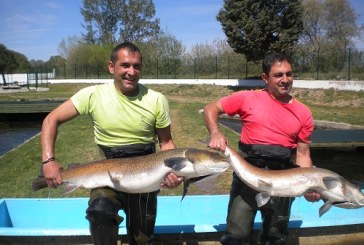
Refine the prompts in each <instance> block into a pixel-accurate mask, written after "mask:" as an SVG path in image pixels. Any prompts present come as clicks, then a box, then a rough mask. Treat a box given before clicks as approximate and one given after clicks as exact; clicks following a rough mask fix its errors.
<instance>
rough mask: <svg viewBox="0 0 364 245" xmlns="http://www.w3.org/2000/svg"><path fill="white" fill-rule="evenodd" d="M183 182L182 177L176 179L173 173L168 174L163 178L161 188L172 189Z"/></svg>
mask: <svg viewBox="0 0 364 245" xmlns="http://www.w3.org/2000/svg"><path fill="white" fill-rule="evenodd" d="M182 181H183V177H178V176H177V175H175V174H174V173H169V174H167V175H166V177H165V178H164V181H163V182H162V184H161V186H162V187H163V188H166V189H172V188H176V187H177V186H179V185H180V184H181V183H182Z"/></svg>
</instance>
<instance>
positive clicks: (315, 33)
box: [301, 0, 360, 50]
mask: <svg viewBox="0 0 364 245" xmlns="http://www.w3.org/2000/svg"><path fill="white" fill-rule="evenodd" d="M357 18H358V14H357V13H355V11H354V9H353V8H352V7H351V6H350V4H349V1H348V0H325V1H317V0H305V1H303V23H304V32H303V35H302V38H301V40H302V41H303V42H304V43H305V44H307V46H309V47H311V49H312V48H313V49H315V50H317V49H320V48H322V47H323V46H330V47H334V48H335V49H337V48H343V49H346V48H348V46H350V45H351V44H352V43H351V39H352V38H353V37H354V36H356V35H358V34H359V32H360V27H358V26H357V25H356V20H357Z"/></svg>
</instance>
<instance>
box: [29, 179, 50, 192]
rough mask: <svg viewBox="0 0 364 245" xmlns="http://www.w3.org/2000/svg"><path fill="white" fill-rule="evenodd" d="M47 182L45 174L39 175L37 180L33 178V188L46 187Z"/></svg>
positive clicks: (34, 189) (36, 189)
mask: <svg viewBox="0 0 364 245" xmlns="http://www.w3.org/2000/svg"><path fill="white" fill-rule="evenodd" d="M47 187H48V185H47V182H46V180H45V178H44V176H38V178H36V179H35V180H33V182H32V190H33V191H38V190H40V189H44V188H47Z"/></svg>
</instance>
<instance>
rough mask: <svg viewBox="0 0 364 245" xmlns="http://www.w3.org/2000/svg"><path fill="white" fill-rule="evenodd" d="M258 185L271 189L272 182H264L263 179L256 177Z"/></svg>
mask: <svg viewBox="0 0 364 245" xmlns="http://www.w3.org/2000/svg"><path fill="white" fill-rule="evenodd" d="M258 187H259V188H261V189H265V190H270V189H272V184H271V183H268V182H265V181H264V180H261V179H258Z"/></svg>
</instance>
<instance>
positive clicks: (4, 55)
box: [0, 44, 19, 86]
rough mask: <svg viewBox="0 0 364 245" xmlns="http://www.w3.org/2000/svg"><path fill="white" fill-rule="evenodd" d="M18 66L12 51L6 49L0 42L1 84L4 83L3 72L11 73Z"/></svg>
mask: <svg viewBox="0 0 364 245" xmlns="http://www.w3.org/2000/svg"><path fill="white" fill-rule="evenodd" d="M18 66H19V64H18V62H17V61H16V59H15V55H14V52H12V51H11V50H8V49H7V48H6V47H5V45H3V44H0V72H1V75H2V78H3V85H4V86H5V85H6V79H5V73H12V72H14V71H15V69H16V68H17V67H18Z"/></svg>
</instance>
